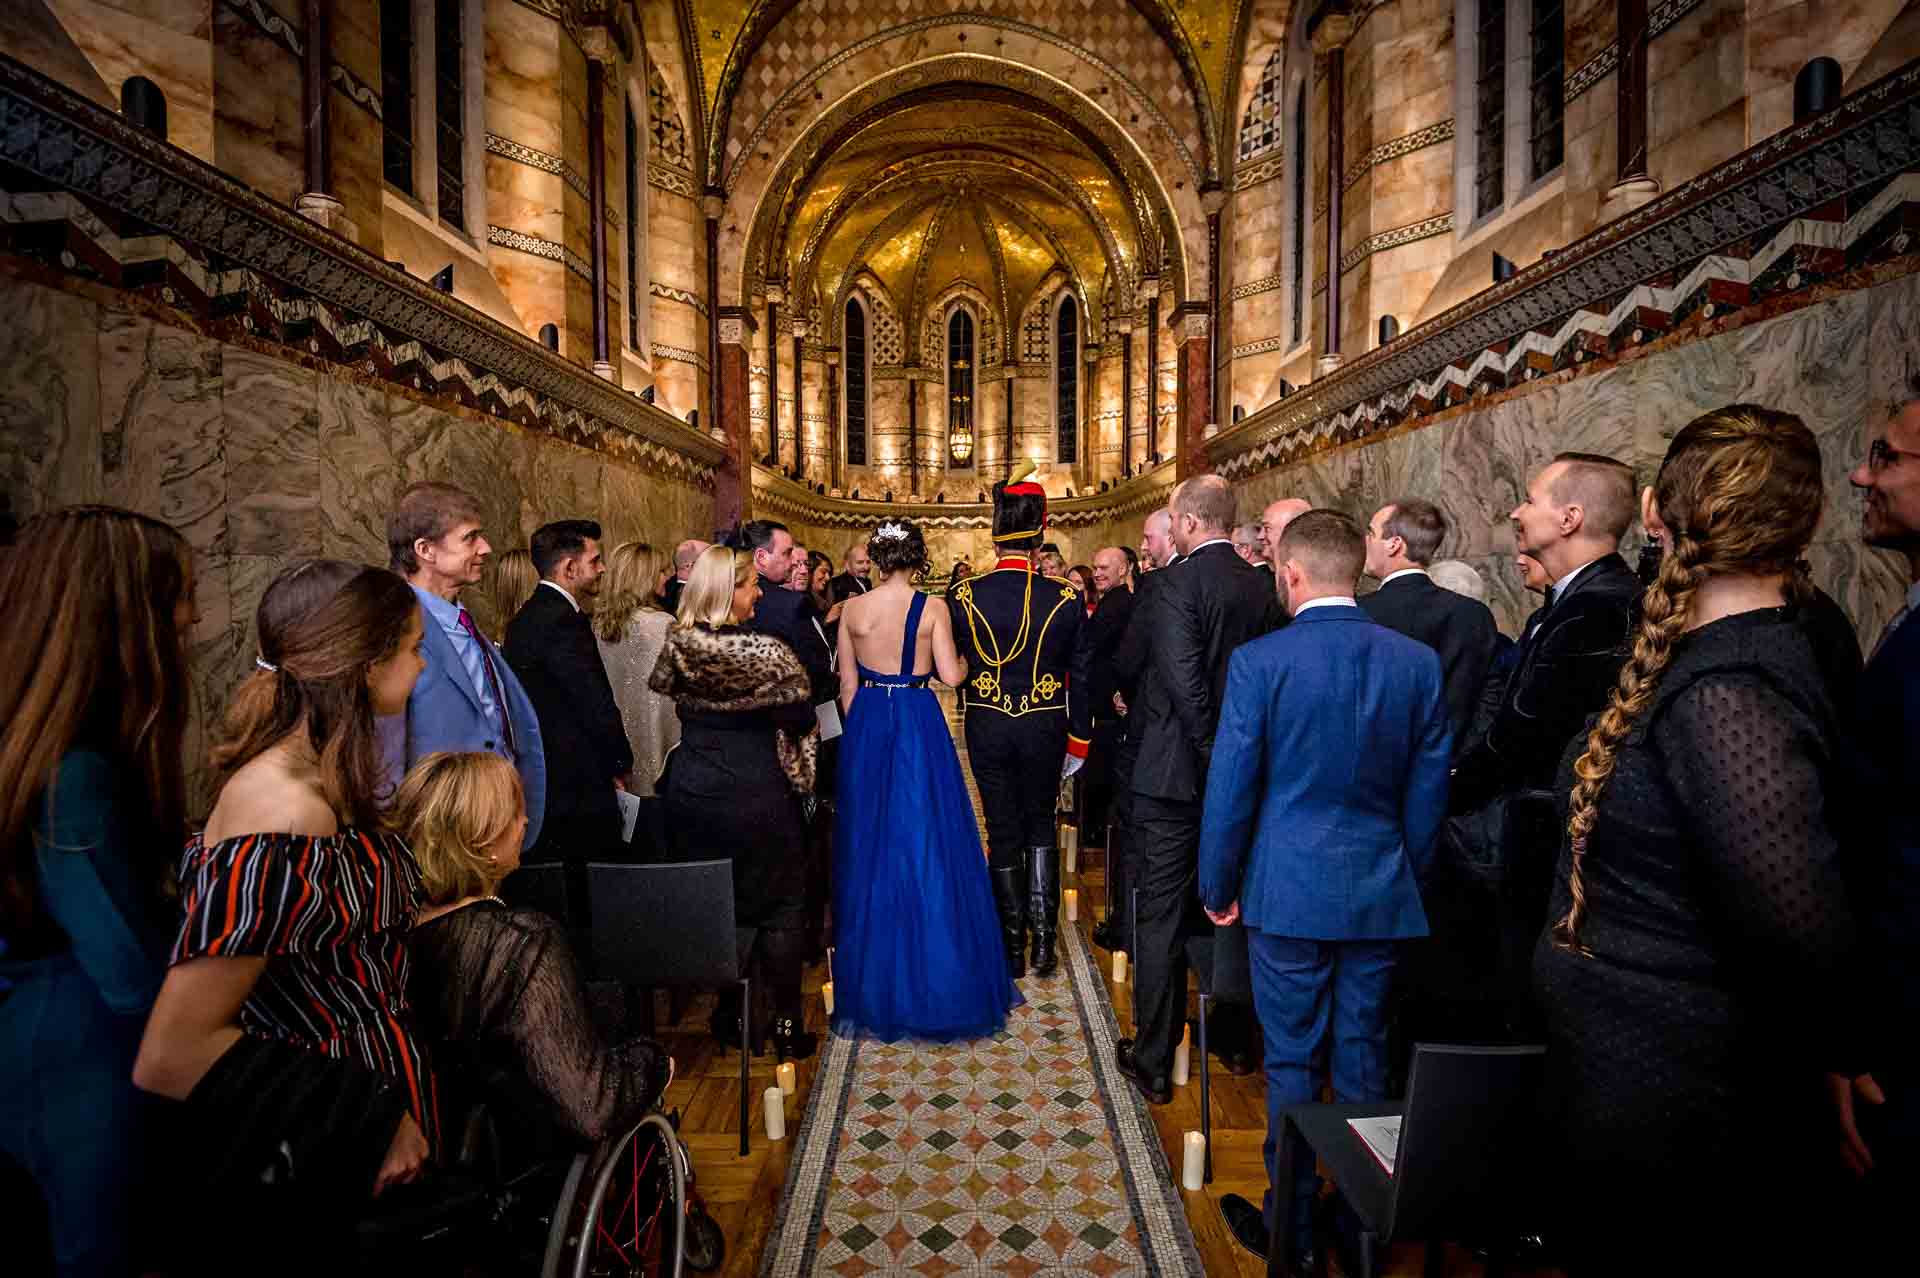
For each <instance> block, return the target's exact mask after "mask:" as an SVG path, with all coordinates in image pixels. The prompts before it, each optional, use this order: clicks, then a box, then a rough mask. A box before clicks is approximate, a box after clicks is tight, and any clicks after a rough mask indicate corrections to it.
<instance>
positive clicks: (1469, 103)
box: [1454, 0, 1567, 230]
mask: <svg viewBox="0 0 1920 1278" xmlns="http://www.w3.org/2000/svg"><path fill="white" fill-rule="evenodd" d="M1454 29H1455V30H1457V31H1462V32H1470V33H1471V35H1470V36H1469V37H1468V38H1467V39H1465V40H1462V41H1461V43H1460V45H1459V52H1458V55H1457V56H1458V58H1459V62H1458V63H1457V67H1458V70H1459V85H1460V88H1459V90H1458V96H1457V98H1456V101H1455V106H1454V113H1455V117H1456V119H1457V120H1458V121H1459V129H1460V137H1461V138H1462V139H1463V142H1462V143H1461V144H1457V146H1456V151H1455V157H1456V159H1455V181H1454V189H1455V190H1456V191H1462V190H1464V191H1471V192H1472V193H1473V195H1472V202H1471V204H1470V205H1469V212H1470V217H1469V218H1467V219H1466V220H1465V221H1464V222H1463V223H1462V229H1463V230H1464V229H1466V228H1467V227H1468V226H1471V225H1478V224H1480V223H1484V222H1485V221H1487V220H1488V219H1491V218H1493V217H1496V216H1498V215H1500V214H1503V213H1505V212H1506V211H1507V210H1509V209H1511V208H1512V207H1513V205H1514V203H1515V202H1516V201H1518V200H1521V199H1524V198H1526V197H1527V196H1529V195H1531V194H1532V193H1533V191H1534V189H1535V188H1536V187H1537V186H1538V185H1539V184H1540V183H1542V182H1545V181H1546V180H1547V179H1548V178H1551V177H1553V176H1554V175H1555V174H1556V173H1558V172H1559V171H1560V169H1561V166H1562V163H1563V162H1564V161H1565V159H1566V78H1567V76H1566V70H1567V67H1566V62H1567V57H1566V46H1567V32H1566V4H1565V0H1456V9H1455V13H1454Z"/></svg>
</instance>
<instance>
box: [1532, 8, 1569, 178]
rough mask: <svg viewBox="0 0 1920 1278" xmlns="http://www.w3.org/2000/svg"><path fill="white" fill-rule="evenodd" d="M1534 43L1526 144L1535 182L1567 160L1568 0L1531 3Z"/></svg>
mask: <svg viewBox="0 0 1920 1278" xmlns="http://www.w3.org/2000/svg"><path fill="white" fill-rule="evenodd" d="M1532 4H1533V39H1532V41H1531V43H1530V44H1529V46H1528V68H1527V74H1528V76H1529V78H1530V79H1531V80H1532V94H1531V96H1530V99H1529V101H1528V114H1529V116H1530V118H1531V120H1532V128H1531V130H1530V132H1529V133H1528V137H1527V142H1528V150H1529V153H1530V155H1529V158H1530V160H1531V164H1530V167H1529V168H1528V170H1527V176H1528V177H1529V178H1530V179H1531V180H1532V181H1535V182H1538V181H1539V180H1540V179H1541V178H1543V177H1545V176H1547V174H1549V173H1551V172H1553V171H1554V170H1555V169H1557V168H1559V167H1560V162H1561V161H1562V160H1564V159H1565V158H1566V153H1567V138H1566V128H1565V125H1566V118H1567V93H1566V79H1567V26H1566V6H1565V0H1532Z"/></svg>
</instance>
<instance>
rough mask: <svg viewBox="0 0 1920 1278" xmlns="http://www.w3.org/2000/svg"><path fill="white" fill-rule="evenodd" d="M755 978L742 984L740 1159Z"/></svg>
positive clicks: (744, 1153) (743, 1149) (744, 1133)
mask: <svg viewBox="0 0 1920 1278" xmlns="http://www.w3.org/2000/svg"><path fill="white" fill-rule="evenodd" d="M752 1042H753V978H752V977H748V978H747V979H745V980H743V981H741V982H740V1157H742V1158H745V1157H746V1156H747V1122H748V1119H747V1110H748V1105H747V1101H748V1097H747V1090H748V1087H749V1086H750V1084H749V1083H748V1081H747V1079H748V1070H749V1069H750V1068H751V1065H752V1062H751V1061H750V1060H749V1059H748V1058H749V1057H751V1056H752V1054H753V1049H752V1047H751V1046H749V1045H750V1044H751V1043H752Z"/></svg>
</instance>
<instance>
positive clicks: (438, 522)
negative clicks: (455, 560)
mask: <svg viewBox="0 0 1920 1278" xmlns="http://www.w3.org/2000/svg"><path fill="white" fill-rule="evenodd" d="M463 519H471V520H473V521H474V522H475V523H478V522H480V502H479V501H478V499H476V498H475V497H474V495H473V494H472V493H470V492H468V491H467V490H466V489H464V488H456V487H454V486H453V485H452V484H436V483H420V484H410V485H408V486H407V489H406V491H405V492H403V493H401V494H400V501H399V503H398V504H397V505H395V506H394V508H393V513H392V514H391V515H388V516H387V564H388V567H390V568H392V569H393V570H394V571H395V572H397V573H399V574H400V575H401V576H403V577H404V576H407V575H409V574H411V573H416V572H419V571H420V560H419V558H418V557H417V556H416V555H415V554H414V553H413V543H414V542H416V541H439V540H440V539H441V538H442V537H444V536H446V535H447V534H448V533H450V532H452V531H453V526H454V525H455V524H457V523H459V522H460V521H461V520H463Z"/></svg>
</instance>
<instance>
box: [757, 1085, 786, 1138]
mask: <svg viewBox="0 0 1920 1278" xmlns="http://www.w3.org/2000/svg"><path fill="white" fill-rule="evenodd" d="M761 1107H762V1108H764V1109H765V1110H766V1111H767V1139H768V1140H785V1139H786V1138H787V1094H786V1093H785V1092H783V1091H781V1090H780V1089H779V1088H778V1087H769V1088H768V1089H767V1091H766V1095H764V1096H763V1097H761Z"/></svg>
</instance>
